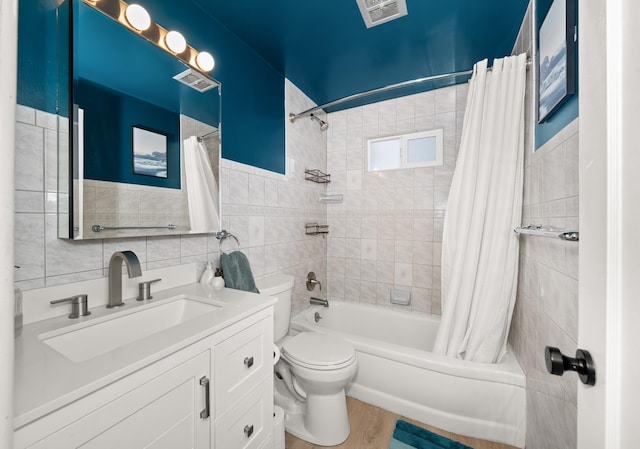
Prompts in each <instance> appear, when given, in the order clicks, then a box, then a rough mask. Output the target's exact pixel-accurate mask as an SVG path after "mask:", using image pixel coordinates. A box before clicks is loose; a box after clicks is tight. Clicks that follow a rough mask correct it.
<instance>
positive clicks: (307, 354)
mask: <svg viewBox="0 0 640 449" xmlns="http://www.w3.org/2000/svg"><path fill="white" fill-rule="evenodd" d="M281 352H282V354H283V355H285V356H286V357H287V358H288V359H290V360H292V361H293V362H299V363H301V364H303V365H311V366H317V367H330V366H334V367H335V366H336V365H343V364H345V363H346V362H349V361H351V360H352V359H353V358H354V357H355V353H356V352H355V348H354V347H353V345H352V344H351V343H349V342H348V341H346V340H343V339H342V338H339V337H336V336H333V335H327V334H321V333H317V332H301V333H299V334H298V335H296V336H295V337H293V338H292V339H291V340H288V341H287V342H285V343H284V344H283V345H282V350H281Z"/></svg>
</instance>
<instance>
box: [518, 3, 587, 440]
mask: <svg viewBox="0 0 640 449" xmlns="http://www.w3.org/2000/svg"><path fill="white" fill-rule="evenodd" d="M532 30H533V26H532V12H531V5H530V6H529V10H528V12H527V15H526V16H525V19H524V21H523V24H522V27H521V30H520V35H519V37H518V40H517V41H516V45H515V46H514V50H513V53H514V54H519V53H522V52H527V54H528V55H530V56H531V55H532V42H533V37H532ZM534 73H535V70H534V69H533V67H532V68H531V69H530V70H529V71H528V74H527V75H528V79H527V86H528V89H527V96H526V109H525V123H526V131H527V132H526V139H525V173H524V201H523V210H522V224H523V225H529V224H542V225H550V226H556V227H559V228H571V229H578V194H579V192H578V148H579V147H578V120H575V121H574V122H573V123H571V124H569V125H568V126H567V127H565V128H564V129H563V130H562V131H560V132H559V133H558V134H557V135H556V136H554V137H553V138H552V139H551V140H550V141H549V142H547V143H546V144H545V145H544V146H542V147H541V148H539V149H538V150H537V151H535V152H534V151H533V148H534V143H533V135H534V134H533V129H534V125H535V101H534V99H535V95H534V92H535V91H534V89H535V82H534ZM520 239H521V243H520V274H519V280H518V296H517V300H516V306H515V310H514V316H513V321H512V324H511V333H510V335H509V341H510V343H511V346H512V347H513V350H514V352H515V354H516V356H517V358H518V360H519V362H520V364H521V365H522V368H523V369H524V371H525V374H526V376H527V437H526V446H527V449H543V448H549V447H562V448H566V449H575V448H576V446H577V442H576V433H577V427H576V415H577V407H576V403H577V400H576V397H577V382H578V381H577V377H576V376H566V375H565V376H562V377H558V376H552V375H550V374H548V373H547V371H546V368H545V364H544V347H545V346H557V347H559V348H560V349H561V350H562V352H563V353H565V354H574V353H575V351H576V347H577V343H576V342H577V337H578V335H577V332H578V248H579V244H578V243H575V242H563V241H561V240H554V239H546V238H541V237H531V236H522V237H520Z"/></svg>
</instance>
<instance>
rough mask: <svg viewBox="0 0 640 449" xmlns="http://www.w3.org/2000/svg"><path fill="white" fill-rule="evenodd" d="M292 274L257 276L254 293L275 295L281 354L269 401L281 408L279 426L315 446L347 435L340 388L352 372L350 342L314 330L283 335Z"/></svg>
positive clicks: (337, 441)
mask: <svg viewBox="0 0 640 449" xmlns="http://www.w3.org/2000/svg"><path fill="white" fill-rule="evenodd" d="M293 280H294V278H293V276H291V275H287V274H278V275H275V276H270V277H267V278H263V279H259V280H258V281H257V282H256V284H257V287H258V290H260V293H262V294H266V295H270V296H275V297H277V298H278V302H277V303H276V305H275V312H274V341H275V342H276V345H277V346H278V348H280V353H281V357H280V360H279V361H278V363H276V365H275V372H274V375H275V379H274V380H275V388H274V391H275V403H276V405H278V406H280V407H282V408H283V409H284V411H285V429H286V430H287V432H289V433H291V434H292V435H294V436H296V437H298V438H300V439H303V440H305V441H308V442H310V443H313V444H316V445H319V446H335V445H338V444H340V443H342V442H344V441H345V440H346V439H347V437H348V436H349V432H350V428H349V417H348V415H347V404H346V399H345V393H344V389H345V387H346V386H347V384H348V383H349V381H350V380H351V378H352V377H353V375H354V374H355V373H356V369H357V367H358V362H357V359H356V354H355V349H354V347H353V346H352V345H351V344H350V343H349V342H348V341H346V340H343V339H341V338H338V337H335V336H332V335H324V334H319V333H315V332H301V333H299V334H297V335H287V333H288V331H289V319H290V317H291V293H292V291H293Z"/></svg>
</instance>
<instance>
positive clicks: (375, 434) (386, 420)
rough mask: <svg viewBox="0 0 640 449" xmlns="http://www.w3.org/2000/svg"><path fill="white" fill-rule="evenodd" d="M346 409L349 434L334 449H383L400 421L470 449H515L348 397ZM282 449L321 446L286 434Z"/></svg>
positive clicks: (312, 448)
mask: <svg viewBox="0 0 640 449" xmlns="http://www.w3.org/2000/svg"><path fill="white" fill-rule="evenodd" d="M347 409H348V410H349V422H350V423H351V434H350V435H349V438H347V441H345V442H344V443H342V444H341V445H339V446H334V447H335V448H337V449H387V447H388V445H389V440H390V439H391V435H392V434H393V429H394V428H395V426H396V420H398V419H400V418H401V419H404V420H406V421H408V422H411V423H413V424H415V425H417V426H420V427H423V428H425V429H428V430H430V431H431V432H434V433H437V434H440V435H442V436H445V437H447V438H450V439H452V440H454V441H459V442H460V443H463V444H466V445H467V446H471V447H472V448H473V449H516V448H515V447H513V446H509V445H506V444H500V443H494V442H491V441H484V440H478V439H475V438H468V437H464V436H461V435H456V434H453V433H450V432H446V431H444V430H440V429H437V428H435V427H432V426H429V425H427V424H423V423H420V422H418V421H414V420H412V419H407V418H405V417H403V416H401V415H398V414H396V413H392V412H390V411H388V410H384V409H381V408H380V407H376V406H374V405H370V404H367V403H364V402H362V401H358V400H357V399H353V398H350V397H347ZM285 448H286V449H323V448H324V446H316V445H314V444H311V443H307V442H306V441H302V440H300V439H298V438H296V437H294V436H292V435H290V434H288V433H287V434H286V435H285Z"/></svg>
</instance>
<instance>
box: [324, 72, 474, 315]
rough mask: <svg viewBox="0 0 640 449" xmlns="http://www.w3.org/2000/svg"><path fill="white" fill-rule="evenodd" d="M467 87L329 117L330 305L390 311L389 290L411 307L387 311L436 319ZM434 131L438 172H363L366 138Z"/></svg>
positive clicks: (344, 111)
mask: <svg viewBox="0 0 640 449" xmlns="http://www.w3.org/2000/svg"><path fill="white" fill-rule="evenodd" d="M467 89H468V88H467V85H466V84H462V85H458V86H450V87H445V88H442V89H438V90H436V91H431V92H425V93H420V94H415V95H409V96H406V97H401V98H397V99H393V100H387V101H382V102H379V103H374V104H369V105H366V106H361V107H356V108H352V109H348V110H343V111H338V112H333V113H330V114H328V118H327V121H328V122H329V129H328V130H327V138H328V140H327V170H328V171H329V173H331V183H330V184H329V186H328V192H329V193H341V194H343V195H344V202H343V203H339V204H328V205H327V216H328V221H329V226H330V232H329V235H328V255H327V256H328V266H329V298H330V299H332V300H344V301H356V302H366V303H372V304H378V305H383V306H389V307H391V306H392V304H391V301H390V293H391V289H393V288H396V289H401V290H407V291H410V292H411V295H412V301H411V304H410V305H409V306H393V307H398V308H403V309H407V310H412V311H416V312H427V313H436V314H439V313H440V291H439V290H437V291H436V287H437V286H439V284H440V281H439V276H440V270H439V269H436V268H437V267H439V265H440V247H441V241H442V231H441V228H442V220H443V217H444V213H445V211H446V206H447V197H448V195H449V188H450V186H451V180H452V177H453V169H454V167H455V161H456V156H457V143H458V142H459V141H460V136H461V133H462V119H463V116H464V109H465V106H466V97H467ZM435 128H443V129H444V161H445V163H444V164H443V165H442V166H438V167H422V168H415V169H402V170H390V171H383V172H377V173H370V172H368V171H367V166H366V163H367V162H366V161H367V157H366V145H367V139H370V138H377V137H385V136H389V135H394V134H398V133H411V132H417V131H427V130H431V129H435ZM436 229H440V231H436ZM436 276H437V277H438V279H437V280H436V279H435V277H436Z"/></svg>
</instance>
